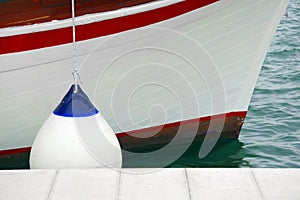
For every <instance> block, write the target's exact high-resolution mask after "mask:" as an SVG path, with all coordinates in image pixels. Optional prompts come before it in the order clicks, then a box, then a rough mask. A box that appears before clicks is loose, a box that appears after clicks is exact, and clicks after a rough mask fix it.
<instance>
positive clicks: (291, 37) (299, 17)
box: [237, 0, 300, 167]
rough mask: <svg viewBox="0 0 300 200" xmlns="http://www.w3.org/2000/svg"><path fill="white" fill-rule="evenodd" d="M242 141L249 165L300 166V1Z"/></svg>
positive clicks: (290, 12) (264, 73)
mask: <svg viewBox="0 0 300 200" xmlns="http://www.w3.org/2000/svg"><path fill="white" fill-rule="evenodd" d="M239 141H240V142H242V143H243V145H242V149H241V151H240V152H238V153H237V154H239V156H241V157H243V160H244V161H246V162H245V164H242V165H241V166H249V167H300V1H299V0H290V2H289V5H288V8H287V17H285V16H284V17H283V18H282V20H281V22H280V25H279V27H278V29H277V32H276V35H275V37H274V38H273V41H272V44H271V47H270V49H269V52H268V54H267V56H266V59H265V61H264V64H263V66H262V69H261V72H260V75H259V78H258V81H257V84H256V87H255V90H254V93H253V96H252V99H251V103H250V107H249V111H248V114H247V117H246V120H245V124H244V126H243V129H242V131H241V135H240V138H239Z"/></svg>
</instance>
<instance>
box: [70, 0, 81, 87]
mask: <svg viewBox="0 0 300 200" xmlns="http://www.w3.org/2000/svg"><path fill="white" fill-rule="evenodd" d="M71 1H72V32H73V71H72V74H73V78H74V85H75V91H74V92H75V93H76V92H77V91H78V83H79V81H80V80H79V79H80V77H79V73H78V67H77V60H76V54H77V53H76V30H75V28H76V24H75V2H74V0H71Z"/></svg>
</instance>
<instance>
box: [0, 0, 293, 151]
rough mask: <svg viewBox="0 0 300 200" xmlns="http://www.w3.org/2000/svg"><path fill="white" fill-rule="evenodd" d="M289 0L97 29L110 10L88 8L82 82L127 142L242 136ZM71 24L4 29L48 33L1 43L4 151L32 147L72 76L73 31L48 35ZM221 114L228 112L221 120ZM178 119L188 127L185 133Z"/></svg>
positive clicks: (215, 4)
mask: <svg viewBox="0 0 300 200" xmlns="http://www.w3.org/2000/svg"><path fill="white" fill-rule="evenodd" d="M189 2H191V0H189ZM287 2H288V1H287V0H272V1H270V0H261V1H255V2H254V1H252V0H242V1H241V0H239V1H236V0H223V1H212V2H211V4H209V5H207V6H203V7H200V8H195V9H194V10H189V11H188V12H186V13H184V14H182V13H181V14H180V13H179V14H178V15H177V16H171V17H170V18H166V19H165V18H164V19H162V20H158V21H156V22H151V23H150V24H148V25H145V26H144V25H142V26H140V27H133V28H130V29H126V30H125V29H124V30H123V29H120V30H119V32H118V31H117V32H109V31H108V32H107V33H108V34H106V35H105V34H102V35H99V36H98V37H97V36H95V34H94V33H98V32H99V31H94V30H99V29H102V31H100V32H101V33H102V32H105V29H106V27H105V26H100V25H101V23H102V21H101V20H100V21H99V22H90V21H88V20H89V18H93V16H85V17H84V18H82V19H81V21H80V20H78V22H77V23H80V24H81V25H80V29H79V31H80V30H81V31H82V33H80V32H79V33H78V35H79V37H81V36H80V34H81V35H83V36H84V35H91V37H90V38H84V37H83V36H82V37H83V39H80V41H79V42H78V43H77V55H78V56H77V64H78V66H80V77H81V80H82V82H83V84H82V86H83V88H84V89H85V90H86V92H87V94H89V96H90V97H91V100H92V101H93V102H94V104H95V105H96V107H98V108H99V109H100V112H101V114H102V115H103V116H104V117H105V118H106V119H107V121H108V122H109V123H110V125H111V126H112V128H113V129H114V131H115V132H116V133H117V136H118V138H119V141H120V143H121V145H122V147H123V148H124V149H135V148H150V149H151V148H152V147H154V146H156V145H163V144H168V143H170V142H171V141H173V140H174V141H175V143H176V141H177V139H178V140H179V141H185V139H188V140H189V141H193V140H194V138H204V139H205V138H206V136H207V135H212V133H213V132H217V133H218V134H216V135H215V138H219V137H220V136H221V137H225V138H234V139H236V138H238V135H239V132H240V129H241V127H242V124H243V120H244V118H245V115H246V112H247V109H248V106H249V102H250V99H251V95H252V92H253V89H254V87H255V83H256V80H257V77H258V74H259V71H260V68H261V66H262V63H263V60H264V57H265V55H266V53H267V50H268V47H269V44H270V42H271V39H272V35H273V34H274V32H275V30H276V27H277V25H278V23H279V21H280V19H281V16H282V14H283V12H284V10H285V7H286V5H287ZM174 5H176V3H175V4H174ZM169 6H172V5H168V6H167V7H168V9H171V8H170V7H169ZM126 9H132V8H126ZM126 9H122V10H119V11H116V12H122V13H119V15H120V16H121V17H120V16H119V17H117V18H116V19H119V18H122V15H121V14H123V15H125V16H124V17H130V16H131V15H130V14H128V16H126V11H128V13H130V12H131V11H130V10H126ZM154 10H155V9H154ZM152 11H153V9H152V10H151V9H150V11H149V12H152ZM145 12H146V11H145ZM147 12H148V11H147ZM124 13H125V14H124ZM142 13H143V12H142ZM112 16H113V15H112ZM135 16H136V15H135ZM101 17H102V16H100V18H101ZM131 17H132V16H131ZM85 20H87V21H86V22H85ZM135 20H141V21H142V20H143V19H135ZM104 21H105V20H104ZM51 23H52V24H51ZM59 23H61V24H59ZM65 24H67V25H65ZM99 24H100V25H99ZM102 24H103V23H102ZM104 24H105V23H104ZM128 24H129V25H128ZM140 24H143V23H140ZM69 25H70V24H68V23H64V22H49V23H47V24H41V25H32V26H26V27H21V28H7V29H5V30H4V29H3V30H4V32H2V33H1V39H2V42H3V41H4V43H5V40H6V39H11V37H16V38H22V36H28V35H29V36H30V37H31V38H32V37H36V39H37V40H39V39H38V36H39V34H40V36H43V40H42V44H45V45H44V46H42V47H41V46H37V47H35V46H34V45H31V44H29V46H31V47H32V48H31V49H26V48H27V46H25V47H23V46H22V47H21V48H20V49H19V50H18V48H19V47H20V45H18V44H15V46H13V47H9V48H7V49H8V50H7V51H6V50H5V48H4V47H3V48H2V49H1V52H2V55H0V63H1V65H0V66H1V67H0V72H1V73H0V91H1V93H0V95H1V97H0V103H1V104H0V105H1V109H0V116H1V127H2V128H1V131H0V138H1V139H0V150H2V153H1V154H2V155H3V154H5V153H8V152H10V153H11V152H14V151H7V150H9V149H21V150H22V151H23V150H24V149H23V148H24V147H26V150H27V151H29V149H30V148H29V147H30V146H31V145H32V142H33V139H34V137H35V135H36V133H37V131H38V129H39V128H40V127H41V124H42V123H43V121H44V120H45V119H46V118H47V117H48V116H49V114H50V113H51V112H52V110H53V108H55V106H56V104H58V102H59V101H60V99H61V97H62V96H63V94H64V93H65V91H66V89H67V88H68V87H69V85H70V84H71V83H72V76H71V75H70V74H71V73H70V72H71V70H72V51H73V50H72V48H73V47H72V44H70V43H69V42H68V40H69V39H67V40H66V41H65V39H64V37H62V36H61V38H62V39H58V41H60V42H59V43H57V45H55V44H52V43H51V44H50V43H48V40H46V38H47V33H51V31H55V30H56V29H54V28H53V27H55V26H57V27H60V26H67V27H60V28H58V29H57V30H58V31H61V30H70V28H69ZM115 25H116V24H114V22H112V23H111V24H107V23H106V26H115ZM127 25H128V26H129V27H130V23H127ZM49 27H50V28H49ZM31 29H32V30H34V33H30V30H31ZM46 29H47V30H46ZM107 29H109V30H112V29H111V28H109V27H107ZM113 30H114V29H113ZM49 31H50V32H49ZM5 34H6V35H5ZM30 34H32V35H30ZM70 34H71V33H70ZM48 36H51V35H48ZM69 36H70V35H69ZM69 36H66V37H69ZM56 37H59V35H56ZM53 40H54V39H53V38H52V37H49V41H53ZM19 42H20V41H19ZM32 42H33V43H34V42H35V41H32ZM39 42H41V41H39ZM24 44H27V43H26V42H25V43H24ZM48 44H50V46H49V45H48ZM12 45H13V44H12ZM22 48H25V49H22ZM215 116H219V117H217V118H218V120H217V121H218V123H215V121H214V117H215ZM220 116H221V117H220ZM201 119H205V120H201ZM174 124H175V125H174ZM178 127H180V130H181V129H182V130H186V131H183V134H180V133H181V132H180V131H178V130H179V129H178ZM191 127H192V128H191ZM149 128H150V129H149ZM149 130H151V131H150V132H151V133H149ZM135 133H139V134H135ZM184 133H185V134H184ZM207 133H209V134H207ZM177 135H180V137H178V138H176V136H177ZM145 137H146V138H145ZM27 147H28V148H27ZM15 152H17V151H15Z"/></svg>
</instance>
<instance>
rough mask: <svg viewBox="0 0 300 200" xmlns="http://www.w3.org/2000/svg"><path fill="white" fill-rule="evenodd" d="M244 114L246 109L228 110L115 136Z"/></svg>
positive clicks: (119, 135)
mask: <svg viewBox="0 0 300 200" xmlns="http://www.w3.org/2000/svg"><path fill="white" fill-rule="evenodd" d="M246 115H247V111H239V112H230V113H226V114H218V115H213V116H207V117H201V118H196V119H189V120H185V121H179V122H173V123H169V124H164V125H159V126H153V127H149V128H144V129H139V130H134V131H128V132H124V133H118V134H117V137H118V138H120V137H123V136H127V135H135V134H139V133H143V132H148V131H153V130H154V131H155V130H160V129H166V128H172V127H178V126H180V125H184V124H192V123H198V122H204V121H210V120H212V119H220V118H226V117H233V116H236V117H242V118H245V117H246Z"/></svg>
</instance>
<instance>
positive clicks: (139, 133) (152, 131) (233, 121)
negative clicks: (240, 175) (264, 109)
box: [0, 111, 247, 156]
mask: <svg viewBox="0 0 300 200" xmlns="http://www.w3.org/2000/svg"><path fill="white" fill-rule="evenodd" d="M246 114H247V112H246V111H243V112H230V113H226V114H223V115H214V116H209V117H202V118H198V119H192V120H186V121H182V122H174V123H170V124H165V125H162V126H155V127H150V128H145V129H140V130H135V131H130V132H124V133H117V137H118V140H119V142H120V144H121V147H122V149H126V150H128V149H134V148H145V149H151V148H152V147H154V146H157V145H163V144H166V143H168V142H170V141H171V140H172V139H173V138H174V137H175V135H176V134H177V133H178V130H179V127H180V128H183V129H184V130H185V133H186V135H185V136H184V138H188V137H189V135H190V134H193V133H189V132H188V130H189V129H193V130H194V128H195V127H198V128H197V134H196V139H199V140H200V139H202V138H203V137H204V136H205V135H206V132H207V130H208V127H209V125H210V123H212V122H213V123H212V124H213V125H212V126H211V127H210V128H212V129H214V128H215V127H217V126H222V127H223V129H222V133H221V138H227V139H237V138H238V136H239V133H240V130H241V128H242V125H243V121H244V118H245V117H246ZM220 119H222V120H220ZM223 119H224V120H223ZM223 121H224V124H223V123H222V122H223ZM194 134H195V133H194ZM147 136H148V137H147ZM149 136H150V137H149ZM184 138H181V139H182V140H183V141H184ZM30 149H31V147H24V148H18V149H9V150H0V156H4V155H13V154H20V153H24V152H30Z"/></svg>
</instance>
